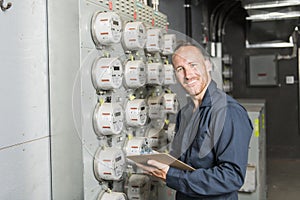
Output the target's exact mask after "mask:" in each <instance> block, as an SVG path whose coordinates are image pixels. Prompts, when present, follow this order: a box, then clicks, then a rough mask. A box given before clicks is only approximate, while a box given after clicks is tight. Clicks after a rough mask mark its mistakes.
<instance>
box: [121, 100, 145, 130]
mask: <svg viewBox="0 0 300 200" xmlns="http://www.w3.org/2000/svg"><path fill="white" fill-rule="evenodd" d="M125 113H126V121H127V124H128V125H129V126H143V125H145V123H146V121H147V105H146V102H145V100H144V99H134V100H132V101H128V102H127V105H126V111H125Z"/></svg>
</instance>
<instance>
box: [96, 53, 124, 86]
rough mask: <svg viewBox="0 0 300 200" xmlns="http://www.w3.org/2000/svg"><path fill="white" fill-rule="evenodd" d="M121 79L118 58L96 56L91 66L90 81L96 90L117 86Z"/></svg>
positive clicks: (121, 71) (121, 69)
mask: <svg viewBox="0 0 300 200" xmlns="http://www.w3.org/2000/svg"><path fill="white" fill-rule="evenodd" d="M122 80H123V67H122V63H121V61H120V60H119V59H118V58H98V59H96V61H95V62H94V65H93V67H92V82H93V85H94V87H95V89H96V90H101V89H102V90H111V89H116V88H119V87H120V86H121V85H122Z"/></svg>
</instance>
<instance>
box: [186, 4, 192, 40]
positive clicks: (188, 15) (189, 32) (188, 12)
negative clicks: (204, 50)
mask: <svg viewBox="0 0 300 200" xmlns="http://www.w3.org/2000/svg"><path fill="white" fill-rule="evenodd" d="M191 4H192V0H185V2H184V8H185V34H186V35H187V36H189V37H190V38H192V35H193V34H192V9H191Z"/></svg>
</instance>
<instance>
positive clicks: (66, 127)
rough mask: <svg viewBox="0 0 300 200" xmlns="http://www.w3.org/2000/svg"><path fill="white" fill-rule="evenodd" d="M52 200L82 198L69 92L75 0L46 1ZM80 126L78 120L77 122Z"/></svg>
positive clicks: (74, 68) (75, 59)
mask: <svg viewBox="0 0 300 200" xmlns="http://www.w3.org/2000/svg"><path fill="white" fill-rule="evenodd" d="M48 18H49V23H48V27H49V30H48V33H49V77H50V86H49V87H50V100H51V101H50V118H51V159H52V195H53V199H58V200H60V199H70V200H73V199H83V169H82V168H83V163H82V149H81V140H80V137H79V133H81V131H80V129H78V128H79V127H80V125H78V124H77V125H76V124H75V120H74V116H80V109H79V110H76V112H73V107H74V106H75V107H76V105H77V104H78V103H80V102H78V101H77V100H78V99H79V100H80V97H79V96H76V97H74V96H73V95H77V93H76V94H74V93H73V91H74V90H75V91H76V88H77V87H80V85H79V86H78V85H75V83H76V78H78V73H79V69H80V53H79V52H80V46H79V45H80V44H79V1H75V2H74V1H72V0H66V1H49V2H48ZM78 95H79V94H78ZM77 123H80V121H77Z"/></svg>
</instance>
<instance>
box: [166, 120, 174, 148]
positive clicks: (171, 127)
mask: <svg viewBox="0 0 300 200" xmlns="http://www.w3.org/2000/svg"><path fill="white" fill-rule="evenodd" d="M175 128H176V124H175V123H170V124H169V125H168V129H167V135H168V141H169V142H170V143H171V142H172V141H173V139H174V136H175V131H176V130H175Z"/></svg>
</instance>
